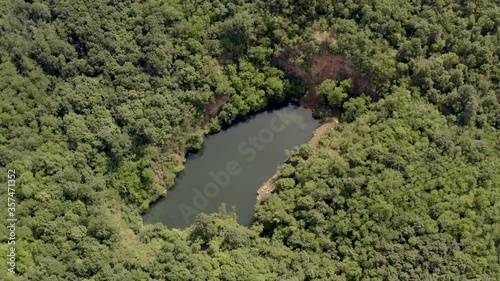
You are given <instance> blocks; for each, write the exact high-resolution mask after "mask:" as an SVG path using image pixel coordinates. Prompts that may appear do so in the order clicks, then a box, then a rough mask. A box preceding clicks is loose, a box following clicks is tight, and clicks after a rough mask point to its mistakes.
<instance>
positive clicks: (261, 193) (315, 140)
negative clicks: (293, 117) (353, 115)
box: [256, 118, 339, 202]
mask: <svg viewBox="0 0 500 281" xmlns="http://www.w3.org/2000/svg"><path fill="white" fill-rule="evenodd" d="M338 123H339V121H338V119H337V118H333V119H332V120H330V121H328V122H327V123H324V124H323V125H321V126H319V127H318V128H317V129H316V130H314V132H313V135H312V137H311V139H310V140H309V142H308V144H310V145H311V146H312V147H317V146H318V144H319V139H320V138H321V137H322V136H323V135H324V134H325V133H326V132H328V131H329V130H331V129H332V128H333V127H335V125H337V124H338ZM285 161H286V160H285ZM285 161H283V163H284V162H285ZM277 180H278V174H277V172H276V173H275V174H274V175H273V176H272V177H271V178H269V179H268V180H267V181H266V182H265V183H264V184H262V186H261V187H259V189H258V190H257V197H256V199H257V202H260V201H261V200H262V199H263V198H264V197H265V196H266V194H271V193H273V192H274V190H275V189H276V185H275V183H276V181H277Z"/></svg>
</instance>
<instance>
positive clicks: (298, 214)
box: [0, 0, 500, 281]
mask: <svg viewBox="0 0 500 281" xmlns="http://www.w3.org/2000/svg"><path fill="white" fill-rule="evenodd" d="M0 2H1V6H2V9H0V97H1V102H0V174H1V175H2V178H3V184H2V186H4V187H3V188H2V190H1V194H2V196H1V197H0V206H2V207H1V209H2V219H3V218H5V219H7V211H4V210H6V209H7V175H8V170H15V171H16V187H15V190H16V191H15V198H16V200H17V202H16V217H17V218H18V222H17V226H16V235H17V240H16V259H17V260H16V268H15V274H10V273H8V272H7V260H8V259H7V257H6V254H5V253H8V251H9V248H10V245H9V244H8V235H9V233H8V231H9V230H8V229H7V228H5V227H2V228H0V229H1V230H0V241H1V244H0V252H1V253H2V254H1V256H2V259H0V260H1V261H2V265H3V266H2V267H1V268H2V270H1V271H0V279H1V280H49V281H51V280H498V279H500V172H499V171H500V141H499V140H500V134H499V131H498V129H499V128H500V104H499V101H500V87H499V86H500V84H499V83H500V62H499V57H500V35H499V32H498V29H499V25H500V5H499V4H498V3H497V2H496V1H483V0H476V1H457V0H441V1H419V0H415V1H402V0H383V1H368V0H349V1H333V0H331V1H303V0H290V1H276V0H271V1H245V0H240V1H226V0H221V1H198V0H197V1H194V0H183V1H180V0H164V1H159V0H144V1H134V0H128V1H103V0H96V1H82V0H75V1H68V0H55V1H53V0H51V1H45V0H35V1H21V0H0ZM288 100H299V101H301V103H302V104H303V105H304V106H307V107H310V108H311V110H313V111H314V112H315V114H316V115H317V116H318V117H327V116H330V115H331V114H333V113H332V112H337V111H339V109H340V110H341V112H342V115H341V117H340V120H341V122H340V125H338V126H336V127H335V129H333V130H331V131H330V132H329V133H328V134H327V135H325V136H324V137H323V138H322V139H321V140H320V143H319V145H318V146H317V147H312V146H310V145H303V146H301V147H298V148H295V149H294V150H293V151H291V152H290V153H289V158H288V160H287V161H286V162H285V163H284V164H283V165H282V166H281V167H279V168H278V173H277V174H278V178H279V179H278V180H277V182H276V191H275V192H274V193H273V194H271V195H269V196H267V197H266V198H264V199H263V200H262V201H261V202H259V203H257V204H256V210H255V213H254V223H253V226H252V227H250V228H247V227H245V226H241V225H238V224H237V222H236V220H235V218H234V216H233V215H231V212H227V211H226V210H224V209H221V212H220V213H219V214H212V215H201V216H200V217H199V218H198V220H197V221H196V222H195V224H194V225H193V226H191V227H190V228H188V229H186V230H177V229H169V228H168V227H166V226H163V225H160V224H157V225H144V224H143V222H142V219H141V217H140V214H141V213H142V212H143V211H145V210H146V209H147V208H148V207H149V206H150V204H151V203H152V202H153V201H154V200H156V199H158V197H159V196H160V195H161V194H162V193H163V192H164V191H165V189H166V188H168V187H171V186H172V185H173V184H174V179H175V175H176V174H177V173H178V172H180V171H181V170H182V169H183V164H184V162H185V156H184V155H185V153H186V151H188V150H191V149H198V148H200V147H201V145H202V142H203V137H204V136H205V135H206V134H208V133H210V132H215V131H218V130H220V129H221V128H222V127H224V126H227V125H229V124H231V123H233V122H235V121H236V120H238V118H240V117H242V116H246V115H248V114H252V113H254V112H257V111H259V110H263V109H265V108H268V107H270V106H273V105H277V104H281V103H283V102H285V101H288Z"/></svg>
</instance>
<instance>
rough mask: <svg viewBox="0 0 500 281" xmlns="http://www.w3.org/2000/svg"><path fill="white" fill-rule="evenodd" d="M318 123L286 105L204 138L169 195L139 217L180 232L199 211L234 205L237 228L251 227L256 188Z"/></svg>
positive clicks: (295, 108) (299, 110)
mask: <svg viewBox="0 0 500 281" xmlns="http://www.w3.org/2000/svg"><path fill="white" fill-rule="evenodd" d="M319 123H320V122H319V120H316V119H314V118H313V117H312V114H311V111H310V110H308V109H305V108H302V107H298V106H294V105H288V106H286V107H283V108H281V109H276V110H272V111H266V112H262V113H259V114H257V115H254V116H251V117H249V118H247V119H245V120H244V121H241V122H238V123H237V124H235V125H233V126H231V127H229V128H227V129H225V130H223V131H221V132H219V133H216V134H213V135H209V136H207V137H206V138H205V140H204V145H203V148H202V149H200V150H199V151H198V152H197V153H193V154H190V155H188V157H187V161H186V164H185V169H184V171H183V172H181V173H180V174H179V175H178V177H177V178H176V180H175V185H174V187H173V188H172V189H170V190H169V191H168V195H167V196H165V197H162V198H161V199H160V200H158V201H157V202H156V203H154V204H153V205H152V207H151V209H150V210H148V211H147V213H146V214H145V215H144V216H143V219H144V222H145V223H147V224H153V223H157V222H161V223H163V224H165V225H167V226H168V227H169V228H181V229H182V228H186V227H188V226H190V225H191V224H192V223H193V222H194V220H195V219H196V215H198V214H199V213H201V212H203V213H207V214H208V213H214V212H217V211H218V210H219V207H220V205H221V204H222V203H225V204H226V207H227V210H231V207H232V206H235V208H236V214H237V217H238V222H239V223H240V224H243V225H249V224H250V223H251V221H252V214H253V210H254V205H255V202H256V195H257V194H256V192H257V190H258V189H259V187H260V186H261V185H262V184H263V183H265V182H266V181H267V180H268V179H269V178H270V177H272V176H273V175H274V173H275V172H276V168H277V167H278V166H279V165H280V164H281V163H282V162H283V161H284V160H285V159H286V156H285V150H287V149H292V148H294V147H296V146H298V145H301V144H304V143H307V142H308V141H309V140H310V139H311V136H312V134H313V132H314V130H315V129H316V128H318V127H319V125H320V124H319Z"/></svg>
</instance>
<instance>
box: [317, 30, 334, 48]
mask: <svg viewBox="0 0 500 281" xmlns="http://www.w3.org/2000/svg"><path fill="white" fill-rule="evenodd" d="M313 38H314V41H316V44H318V45H319V44H321V43H323V42H325V41H327V42H328V43H330V44H335V43H337V39H335V36H334V35H333V33H331V32H328V31H315V32H314V33H313Z"/></svg>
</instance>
